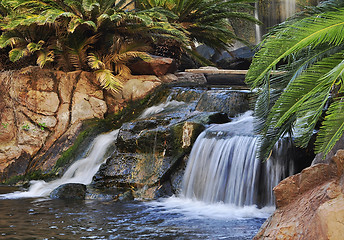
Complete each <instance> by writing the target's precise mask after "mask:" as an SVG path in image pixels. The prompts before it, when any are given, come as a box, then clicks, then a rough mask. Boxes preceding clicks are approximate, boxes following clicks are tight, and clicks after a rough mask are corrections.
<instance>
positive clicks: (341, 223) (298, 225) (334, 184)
mask: <svg viewBox="0 0 344 240" xmlns="http://www.w3.org/2000/svg"><path fill="white" fill-rule="evenodd" d="M343 166H344V150H338V151H337V153H336V155H335V156H334V157H333V158H332V160H331V162H330V163H326V164H325V163H320V164H315V165H313V166H311V167H309V168H306V169H304V170H303V171H302V172H301V173H299V174H297V175H294V176H291V177H289V178H287V179H285V180H283V181H282V182H281V183H280V184H279V185H277V186H276V187H275V188H274V192H275V195H276V204H277V209H276V211H275V212H274V214H273V215H272V216H271V217H270V218H269V219H268V220H267V221H266V222H265V223H264V224H263V226H262V228H261V229H260V231H259V232H258V234H257V235H256V236H255V238H254V239H319V240H322V239H324V240H325V239H333V240H337V239H338V240H339V239H343V236H344V201H343V200H344V194H343V192H344V184H343V183H344V174H343Z"/></svg>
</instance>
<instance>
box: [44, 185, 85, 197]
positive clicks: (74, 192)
mask: <svg viewBox="0 0 344 240" xmlns="http://www.w3.org/2000/svg"><path fill="white" fill-rule="evenodd" d="M85 197H86V185H84V184H81V183H66V184H63V185H61V186H59V187H57V188H55V189H54V190H53V191H52V192H51V193H50V198H52V199H66V200H84V199H85Z"/></svg>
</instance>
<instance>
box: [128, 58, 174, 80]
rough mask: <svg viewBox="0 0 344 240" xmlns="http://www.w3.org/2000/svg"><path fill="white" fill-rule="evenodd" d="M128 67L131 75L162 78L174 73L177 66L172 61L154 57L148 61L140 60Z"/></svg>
mask: <svg viewBox="0 0 344 240" xmlns="http://www.w3.org/2000/svg"><path fill="white" fill-rule="evenodd" d="M129 67H130V69H131V71H132V73H133V74H138V75H156V76H163V75H166V74H167V73H174V72H175V71H176V70H177V64H176V62H175V60H174V59H172V58H166V57H160V56H154V55H152V56H151V59H150V61H143V60H140V61H137V62H135V63H133V64H131V65H130V66H129Z"/></svg>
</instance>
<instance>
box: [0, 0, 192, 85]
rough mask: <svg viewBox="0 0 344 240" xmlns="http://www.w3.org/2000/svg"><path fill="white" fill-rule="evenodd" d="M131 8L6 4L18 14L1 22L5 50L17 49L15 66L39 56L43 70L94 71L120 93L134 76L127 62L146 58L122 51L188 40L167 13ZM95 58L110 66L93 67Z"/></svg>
mask: <svg viewBox="0 0 344 240" xmlns="http://www.w3.org/2000/svg"><path fill="white" fill-rule="evenodd" d="M128 4H129V3H127V2H126V1H123V0H122V1H115V0H76V1H69V0H62V1H54V0H34V1H24V0H3V1H2V5H3V6H8V7H9V8H10V9H13V11H11V12H8V13H7V15H6V16H4V17H3V19H2V20H1V21H0V27H1V29H2V30H3V33H2V35H1V36H0V47H1V48H5V47H11V48H12V50H10V52H9V57H10V60H11V61H13V62H15V61H18V60H19V59H21V58H23V57H25V56H28V55H32V54H35V55H36V56H37V64H38V65H39V66H40V67H44V66H45V65H46V64H47V63H49V62H51V63H53V64H55V66H56V67H57V68H59V69H62V70H66V71H71V70H76V69H81V70H86V71H89V70H92V71H95V73H96V75H97V78H98V79H99V81H100V84H101V85H102V86H103V87H104V88H106V89H108V90H111V91H113V92H117V91H118V90H119V89H120V88H121V86H122V82H123V81H124V79H125V77H126V76H128V75H129V74H130V71H129V68H128V67H127V66H126V64H127V63H128V61H129V60H131V59H133V58H143V59H147V54H146V53H145V52H144V50H141V49H138V50H127V51H126V52H123V51H122V47H123V46H124V45H129V43H130V45H135V42H136V41H140V42H144V43H146V45H147V42H153V41H155V40H156V39H157V38H161V37H164V38H173V39H175V40H176V41H179V42H183V41H186V40H185V39H186V36H185V34H184V33H183V32H182V31H180V30H178V29H177V28H175V27H174V26H173V25H171V24H170V23H169V22H167V21H165V22H164V19H167V17H166V16H165V15H164V14H167V12H166V11H158V10H152V9H150V10H145V11H128V9H127V7H128ZM117 42H121V44H117ZM148 45H149V44H148ZM113 48H116V49H113ZM109 49H110V51H109ZM95 56H97V57H98V58H99V61H106V62H107V63H106V64H104V65H103V66H102V67H100V65H99V66H96V65H94V64H93V63H94V62H93V61H94V57H95ZM89 61H91V63H89Z"/></svg>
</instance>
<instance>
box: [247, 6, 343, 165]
mask: <svg viewBox="0 0 344 240" xmlns="http://www.w3.org/2000/svg"><path fill="white" fill-rule="evenodd" d="M334 6H336V7H334ZM343 56H344V6H343V3H342V1H341V2H339V1H329V2H326V3H325V4H323V5H320V6H318V7H315V8H309V9H307V10H306V11H304V12H302V13H300V14H298V15H297V16H295V17H294V18H291V19H290V20H288V21H286V22H284V23H282V24H281V25H279V26H277V27H276V28H275V29H273V30H272V31H271V32H270V33H269V34H268V35H267V37H266V38H265V39H264V40H263V42H262V43H261V45H260V49H259V51H258V52H257V54H256V55H255V56H254V59H253V62H252V65H251V67H250V69H249V71H248V74H247V76H246V82H247V83H248V84H249V85H250V86H251V87H252V88H254V89H256V90H257V93H258V94H257V95H258V99H257V102H256V107H255V113H256V117H257V132H258V133H259V134H260V135H261V143H260V157H261V158H262V159H266V158H267V157H268V156H269V153H270V151H271V149H272V148H273V146H274V144H275V143H276V142H277V140H278V139H279V138H280V137H282V136H284V135H285V134H287V133H289V134H291V135H292V136H293V138H294V140H295V143H296V144H297V145H298V146H301V147H306V146H307V144H308V142H309V140H310V138H311V136H312V134H313V132H314V130H315V129H316V126H317V125H318V123H319V121H322V126H321V127H320V129H319V132H318V137H317V139H316V143H315V145H316V148H315V151H316V152H317V153H319V152H323V153H324V155H326V154H327V153H328V152H329V151H330V150H331V148H332V147H333V146H334V144H335V143H336V141H337V140H338V139H339V138H340V137H341V135H342V134H343V131H344V128H343V124H342V123H343V114H342V113H341V112H342V107H343V104H342V97H343V96H344V95H343V94H344V92H343V90H344V88H343V84H344V82H343V71H344V57H343ZM276 69H277V70H281V72H280V73H279V74H276V73H273V70H276ZM327 106H329V107H328V109H326V108H327ZM324 114H325V115H326V116H325V118H324V119H323V115H324Z"/></svg>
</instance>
